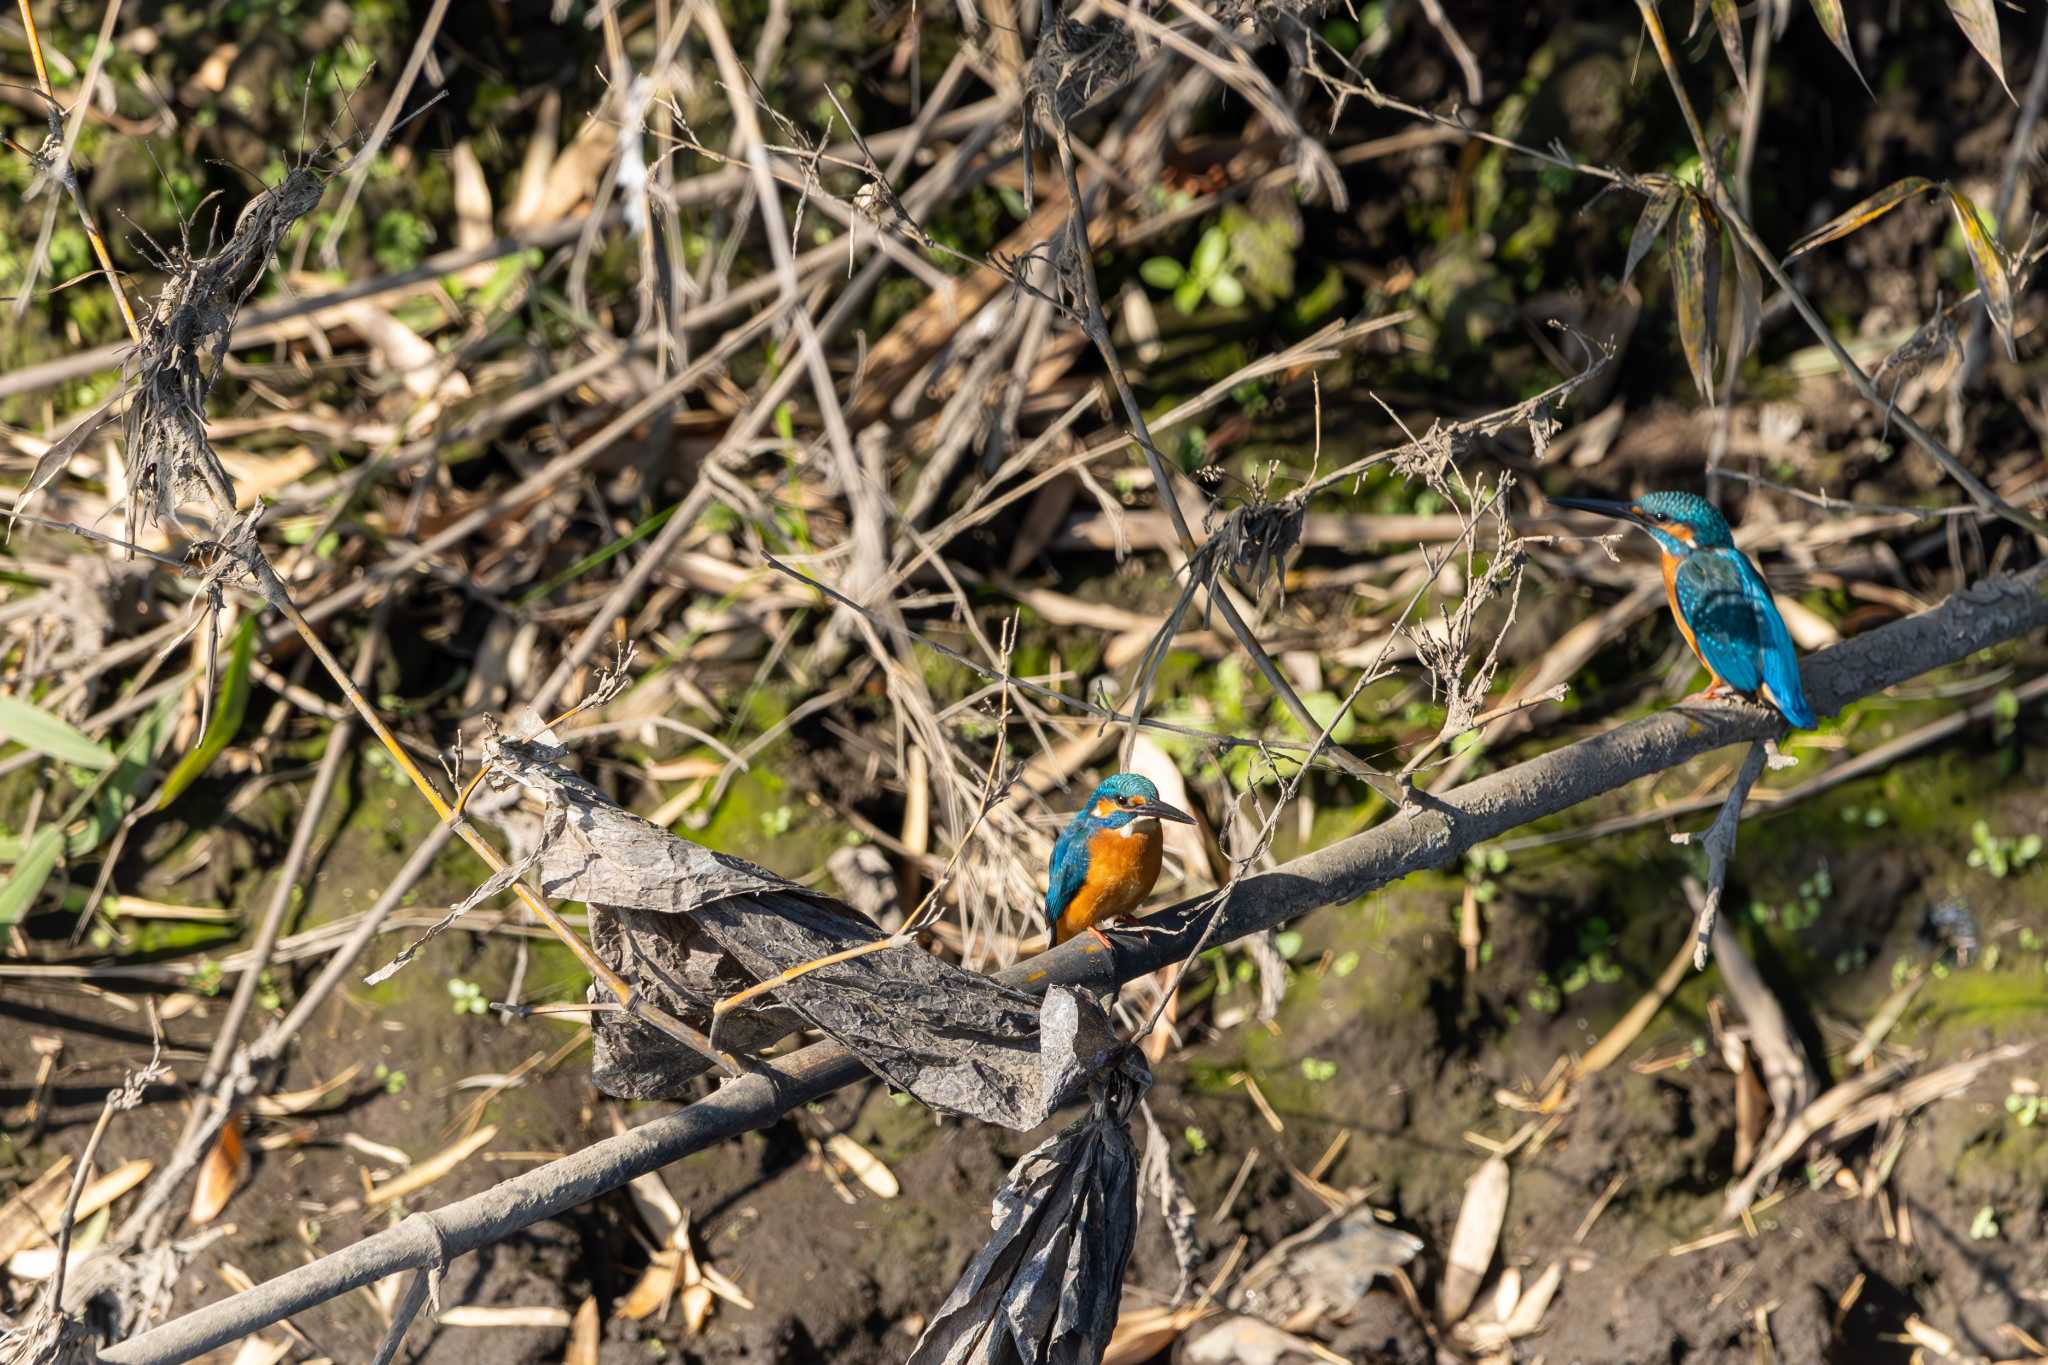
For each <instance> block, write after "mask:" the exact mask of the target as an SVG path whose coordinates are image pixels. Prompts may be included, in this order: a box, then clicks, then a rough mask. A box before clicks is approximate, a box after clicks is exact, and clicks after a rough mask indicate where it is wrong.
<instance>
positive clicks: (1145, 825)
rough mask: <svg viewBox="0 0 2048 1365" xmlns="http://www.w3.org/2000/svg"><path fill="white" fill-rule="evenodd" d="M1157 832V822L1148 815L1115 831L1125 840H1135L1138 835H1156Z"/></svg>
mask: <svg viewBox="0 0 2048 1365" xmlns="http://www.w3.org/2000/svg"><path fill="white" fill-rule="evenodd" d="M1158 832H1159V821H1158V819H1157V818H1156V817H1154V816H1150V815H1147V816H1145V817H1144V818H1143V819H1140V820H1133V821H1131V822H1130V823H1129V824H1127V825H1125V826H1123V827H1122V828H1121V829H1119V830H1117V833H1118V834H1121V835H1123V836H1124V838H1126V839H1132V838H1136V837H1137V836H1138V835H1140V834H1156V833H1158Z"/></svg>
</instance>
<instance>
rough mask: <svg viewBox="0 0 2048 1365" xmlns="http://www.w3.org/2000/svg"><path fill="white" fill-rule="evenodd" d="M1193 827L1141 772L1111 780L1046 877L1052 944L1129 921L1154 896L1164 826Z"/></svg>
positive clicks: (1079, 814) (1064, 839)
mask: <svg viewBox="0 0 2048 1365" xmlns="http://www.w3.org/2000/svg"><path fill="white" fill-rule="evenodd" d="M1161 820H1172V821H1174V822H1175V823H1177V824H1183V825H1192V824H1194V823H1195V820H1194V817H1193V816H1191V815H1189V814H1188V813H1187V812H1186V811H1183V810H1179V809H1177V808H1175V807H1173V806H1169V805H1168V804H1166V802H1164V801H1161V800H1160V799H1159V788H1158V787H1156V786H1154V785H1153V783H1152V781H1151V779H1150V778H1145V777H1140V776H1138V775H1137V774H1136V773H1117V774H1116V775H1114V776H1113V777H1109V778H1107V779H1105V780H1104V781H1103V783H1102V785H1101V786H1099V787H1097V788H1096V789H1095V794H1094V795H1093V796H1091V797H1089V798H1088V803H1087V804H1086V805H1084V806H1082V807H1081V809H1080V810H1078V811H1075V812H1074V818H1073V819H1071V820H1069V821H1068V822H1067V827H1066V828H1065V829H1063V830H1061V831H1060V837H1059V839H1058V840H1057V841H1056V842H1054V844H1053V846H1052V863H1051V865H1050V866H1049V867H1048V868H1047V870H1046V888H1045V919H1046V924H1047V926H1048V927H1049V928H1050V929H1051V930H1052V941H1053V942H1054V943H1056V944H1057V943H1065V942H1066V941H1067V940H1068V939H1070V938H1072V937H1073V936H1074V935H1076V934H1078V933H1081V932H1082V931H1083V930H1093V931H1095V932H1096V933H1097V934H1099V933H1100V932H1101V931H1100V930H1099V929H1096V926H1097V925H1099V924H1101V923H1103V922H1104V921H1106V920H1112V919H1115V918H1116V917H1117V916H1118V915H1127V914H1129V913H1130V912H1131V911H1133V910H1135V909H1137V908H1138V907H1139V906H1140V905H1142V904H1143V903H1144V900H1145V897H1147V896H1149V895H1151V894H1152V884H1153V883H1154V882H1156V881H1158V880H1159V865H1160V861H1161V858H1162V855H1163V854H1164V852H1165V846H1166V838H1165V836H1164V834H1163V833H1161V831H1160V828H1159V822H1160V821H1161Z"/></svg>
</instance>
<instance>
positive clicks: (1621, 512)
mask: <svg viewBox="0 0 2048 1365" xmlns="http://www.w3.org/2000/svg"><path fill="white" fill-rule="evenodd" d="M1550 501H1551V505H1552V506H1555V507H1569V508H1571V509H1572V510H1573V511H1575V512H1591V513H1593V514H1594V515H1595V516H1601V517H1613V518H1614V519H1615V520H1616V521H1626V522H1632V523H1634V524H1635V525H1637V526H1648V525H1649V524H1650V522H1649V519H1648V518H1647V517H1645V516H1644V515H1643V514H1642V513H1640V512H1638V511H1636V509H1635V508H1633V507H1631V506H1629V505H1628V504H1627V503H1625V502H1611V501H1609V500H1608V499H1606V498H1552V499H1551V500H1550Z"/></svg>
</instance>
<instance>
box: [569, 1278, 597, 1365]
mask: <svg viewBox="0 0 2048 1365" xmlns="http://www.w3.org/2000/svg"><path fill="white" fill-rule="evenodd" d="M603 1341H604V1328H603V1325H602V1324H601V1323H600V1322H599V1321H598V1317H597V1299H596V1297H595V1296H594V1295H593V1296H592V1297H590V1298H587V1299H585V1300H584V1301H583V1304H582V1306H581V1307H579V1308H578V1309H577V1310H576V1316H575V1317H574V1318H572V1319H570V1321H569V1349H568V1350H566V1351H564V1352H563V1353H562V1365H597V1348H598V1346H599V1345H601V1344H602V1343H603Z"/></svg>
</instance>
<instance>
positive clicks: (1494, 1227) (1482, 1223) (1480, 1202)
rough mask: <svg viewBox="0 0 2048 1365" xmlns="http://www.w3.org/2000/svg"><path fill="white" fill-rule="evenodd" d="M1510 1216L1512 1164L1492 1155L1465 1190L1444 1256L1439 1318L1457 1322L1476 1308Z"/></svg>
mask: <svg viewBox="0 0 2048 1365" xmlns="http://www.w3.org/2000/svg"><path fill="white" fill-rule="evenodd" d="M1507 1215H1508V1163H1507V1162H1506V1161H1504V1160H1502V1159H1501V1158H1500V1157H1497V1156H1490V1157H1488V1158H1487V1159H1486V1160H1485V1161H1483V1162H1481V1163H1480V1166H1479V1170H1478V1172H1477V1173H1476V1174H1475V1175H1474V1176H1473V1177H1472V1183H1471V1184H1469V1185H1467V1186H1466V1187H1465V1203H1464V1205H1463V1207H1461V1208H1460V1209H1459V1210H1458V1226H1457V1228H1456V1230H1455V1231H1453V1232H1452V1233H1451V1247H1450V1250H1449V1252H1447V1253H1446V1254H1445V1256H1444V1282H1443V1289H1442V1292H1441V1293H1440V1294H1439V1296H1438V1299H1437V1315H1438V1317H1439V1318H1440V1319H1441V1320H1442V1321H1443V1322H1445V1323H1454V1322H1456V1321H1457V1320H1458V1319H1460V1318H1462V1317H1464V1316H1465V1310H1466V1309H1468V1308H1470V1307H1471V1306H1472V1299H1473V1297H1474V1296H1475V1295H1477V1294H1478V1292H1479V1286H1480V1284H1481V1283H1482V1282H1483V1281H1484V1280H1485V1279H1486V1268H1487V1266H1489V1265H1491V1264H1492V1263H1493V1251H1494V1248H1495V1247H1496V1246H1498V1245H1499V1243H1500V1229H1501V1224H1502V1223H1503V1222H1504V1221H1505V1220H1506V1218H1507Z"/></svg>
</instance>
